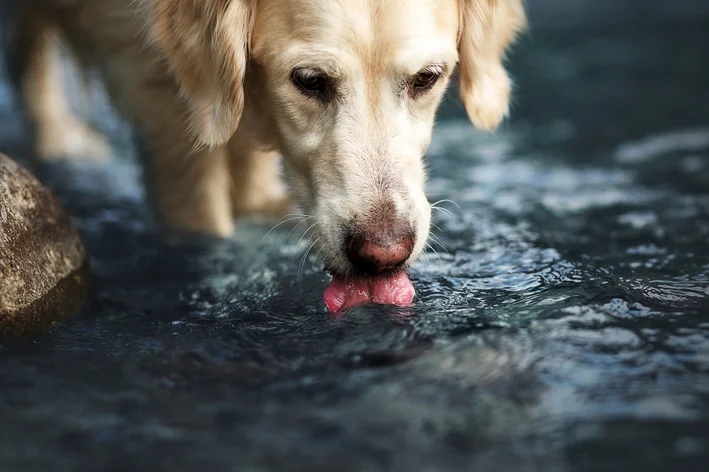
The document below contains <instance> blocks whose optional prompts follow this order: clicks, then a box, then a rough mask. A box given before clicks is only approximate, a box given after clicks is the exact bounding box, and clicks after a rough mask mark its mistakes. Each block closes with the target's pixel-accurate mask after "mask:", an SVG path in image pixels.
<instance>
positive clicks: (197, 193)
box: [5, 0, 526, 308]
mask: <svg viewBox="0 0 709 472" xmlns="http://www.w3.org/2000/svg"><path fill="white" fill-rule="evenodd" d="M5 1H7V0H5ZM15 3H16V5H17V4H22V5H19V6H16V7H15V10H16V11H14V12H13V16H14V20H15V21H14V31H13V40H12V46H11V48H10V50H11V53H12V56H13V59H12V60H11V63H12V67H11V71H12V78H13V82H14V83H15V84H16V85H17V87H18V89H19V92H20V94H21V96H22V97H23V98H24V100H23V103H24V105H25V107H26V109H27V111H28V116H29V118H30V120H29V121H30V122H31V124H32V126H33V129H34V131H35V132H34V136H35V144H36V149H37V155H38V156H39V157H40V159H58V158H78V157H79V156H89V157H94V158H100V157H105V156H106V155H108V152H109V147H108V145H107V143H106V141H105V140H104V138H103V137H102V136H100V135H98V134H97V133H96V132H95V131H93V130H91V129H90V128H89V127H88V126H87V125H86V124H84V123H83V122H81V121H79V120H78V119H77V118H75V117H74V116H73V115H72V114H71V112H70V109H69V106H68V105H67V101H66V98H65V96H64V92H63V85H62V80H61V70H60V65H59V64H58V59H57V58H58V56H57V53H56V50H57V44H58V43H59V42H60V41H61V42H63V43H64V44H66V45H68V46H69V48H70V50H71V51H72V52H73V54H74V56H75V57H76V58H77V59H78V62H79V63H80V64H81V65H83V66H90V67H96V68H97V69H98V70H99V71H100V72H101V76H102V78H103V81H104V83H105V86H106V90H107V92H108V95H109V97H110V98H111V101H112V103H113V105H114V106H115V107H116V109H117V110H118V111H119V112H120V114H121V115H122V116H123V117H124V118H125V119H127V120H128V121H129V122H130V123H131V124H132V125H133V127H134V129H135V131H136V133H138V134H139V135H140V136H141V137H142V139H143V142H144V143H145V146H146V149H147V157H146V158H145V163H144V164H145V165H144V167H145V175H146V178H147V181H146V182H147V187H148V189H149V194H150V195H151V203H152V206H153V208H154V209H155V215H156V217H157V220H158V221H159V222H160V223H161V225H162V227H163V228H165V229H166V230H167V231H171V232H172V231H176V232H192V233H194V232H196V233H205V234H209V235H213V236H217V237H228V236H230V235H231V234H232V232H233V231H234V220H235V218H236V217H238V216H240V215H245V214H268V215H283V214H284V213H287V212H288V211H290V210H289V209H290V208H291V205H292V204H294V205H296V206H297V207H299V208H300V210H301V211H302V212H303V213H304V214H305V216H304V217H305V218H308V219H309V222H312V238H313V240H314V241H317V244H318V246H319V248H320V249H321V254H322V259H323V262H324V264H325V267H326V268H327V270H329V271H330V272H331V273H332V275H333V277H334V279H333V283H335V282H342V283H344V282H345V281H347V280H350V279H355V278H357V277H360V276H361V277H363V278H365V279H367V280H368V281H369V282H368V283H369V284H370V285H369V286H368V287H369V288H368V290H370V291H372V292H374V291H377V290H378V289H377V287H372V286H371V284H372V282H376V281H377V280H380V279H382V278H385V277H387V276H392V275H395V274H402V273H405V272H406V270H407V269H408V268H409V267H410V265H411V264H412V263H413V262H414V261H415V260H416V259H417V257H418V256H419V255H420V254H421V252H422V251H423V249H424V247H425V244H426V242H427V240H428V235H429V226H430V220H431V207H430V204H429V202H428V200H427V198H426V195H425V193H424V184H425V179H426V171H425V166H424V162H423V155H424V153H425V151H426V149H427V147H428V145H429V142H430V139H431V134H432V129H433V124H434V120H435V116H436V112H437V109H438V107H439V105H440V102H441V99H442V97H443V96H444V94H445V93H446V90H447V88H448V86H449V84H450V82H451V81H452V80H456V79H457V80H458V88H459V95H460V99H461V100H462V103H463V105H464V107H465V109H466V112H467V114H468V116H469V118H470V119H471V121H472V123H473V124H474V125H475V126H476V127H477V128H478V129H482V130H488V131H492V130H494V129H495V128H496V127H497V126H498V124H499V123H500V122H501V121H502V120H503V119H504V118H505V117H506V116H507V114H508V110H509V102H510V93H511V80H510V78H509V76H508V73H507V71H506V70H505V66H504V59H505V54H506V52H507V50H508V49H509V48H510V46H511V45H512V44H513V43H514V42H515V39H516V38H517V37H518V35H519V34H520V33H521V32H522V31H523V30H524V29H525V27H526V14H525V8H524V4H523V0H28V1H26V2H15ZM456 72H457V75H456ZM454 76H455V78H454ZM281 159H282V162H281V161H280V160H281ZM279 162H281V165H282V170H283V177H284V180H285V184H286V185H285V187H284V185H282V180H281V178H280V174H279V167H278V164H279ZM382 280H383V279H382ZM406 281H408V279H406ZM406 281H405V282H406ZM350 288H353V286H352V285H350ZM357 288H358V287H356V286H355V287H354V289H357ZM380 288H381V287H380ZM339 289H341V290H340V292H342V290H344V289H342V287H341V286H340V287H339V288H338V290H339ZM355 291H356V290H355ZM385 291H386V290H385ZM405 291H406V290H405ZM380 292H381V290H380ZM343 293H344V292H343ZM343 293H339V295H341V296H340V298H339V299H337V300H334V301H332V300H331V302H332V303H330V304H328V306H330V305H332V307H334V308H341V307H343V306H344V305H346V304H347V300H345V299H346V298H347V296H346V295H345V294H343ZM373 297H374V296H373ZM407 297H408V295H405V296H404V297H403V298H407ZM335 298H337V297H335ZM370 298H371V297H370ZM374 298H376V297H374ZM395 298H396V297H395V296H393V295H388V296H387V295H386V294H385V295H384V296H383V297H379V301H383V302H386V301H387V300H390V301H391V300H394V299H395ZM395 301H396V300H395Z"/></svg>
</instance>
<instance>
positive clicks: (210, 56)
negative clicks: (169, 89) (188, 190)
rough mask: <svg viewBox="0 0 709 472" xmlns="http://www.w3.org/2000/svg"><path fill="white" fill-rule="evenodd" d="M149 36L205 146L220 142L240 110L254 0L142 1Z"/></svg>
mask: <svg viewBox="0 0 709 472" xmlns="http://www.w3.org/2000/svg"><path fill="white" fill-rule="evenodd" d="M143 2H145V3H144V4H147V5H146V6H147V7H148V9H149V11H148V12H147V13H148V18H149V23H150V24H149V25H148V28H149V33H150V36H151V37H152V39H153V41H154V42H155V43H156V44H157V46H158V48H159V49H161V50H162V52H163V54H165V56H166V57H167V60H168V65H169V67H170V68H171V69H172V71H173V72H174V74H175V76H176V78H177V81H178V84H179V87H180V92H181V93H182V95H183V96H184V98H185V99H186V100H187V104H188V106H189V125H190V128H191V129H192V131H193V132H194V133H195V136H196V138H197V139H198V140H199V141H200V142H201V143H203V144H206V145H217V144H221V143H224V142H226V141H228V140H229V138H230V137H231V136H232V135H233V134H234V132H235V131H236V128H237V126H238V125H239V120H240V119H241V113H242V111H243V108H244V91H243V83H244V74H245V72H246V64H247V60H248V55H249V52H248V49H249V41H250V38H251V30H252V27H253V17H254V8H253V4H254V0H143Z"/></svg>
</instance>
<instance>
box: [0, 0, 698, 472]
mask: <svg viewBox="0 0 709 472" xmlns="http://www.w3.org/2000/svg"><path fill="white" fill-rule="evenodd" d="M532 3H534V2H532ZM542 3H543V2H542ZM548 3H553V2H551V1H550V2H548ZM577 3H579V2H577ZM580 3H583V2H580ZM606 3H608V2H606ZM636 3H637V2H636ZM679 3H682V4H683V5H684V4H687V3H688V2H679ZM699 3H701V2H699ZM699 3H698V4H699ZM685 6H686V5H685ZM704 10H706V9H704ZM548 13H549V12H545V11H533V14H534V15H536V16H535V18H536V17H538V18H540V19H541V20H544V21H540V25H541V26H539V27H538V28H535V29H533V31H532V32H533V34H532V35H530V36H529V37H527V38H526V39H525V40H524V41H523V43H522V44H521V46H520V47H519V48H517V49H516V51H515V54H514V55H513V56H512V58H511V67H512V69H513V71H514V75H515V76H516V78H517V83H518V93H517V100H516V105H515V112H514V116H513V118H512V119H511V120H510V121H509V122H508V123H507V124H506V125H505V126H504V127H503V129H502V130H501V131H500V132H499V133H498V134H496V135H495V136H486V135H482V134H479V133H476V132H474V131H473V130H472V128H471V126H470V125H469V124H468V122H467V121H465V119H464V116H463V114H462V110H461V109H460V107H459V106H458V105H457V103H456V101H455V98H454V96H453V95H451V98H450V100H449V101H448V102H447V103H446V105H445V106H444V108H443V111H442V114H441V119H440V123H439V125H438V128H437V131H436V137H435V140H434V143H433V144H432V146H431V149H430V152H429V154H428V159H429V162H430V166H431V171H432V179H431V181H430V188H429V195H430V199H431V201H437V200H439V199H448V200H453V201H455V202H456V204H457V206H456V205H454V204H451V203H448V202H446V203H442V204H441V206H442V207H444V208H445V209H446V210H445V211H442V212H437V213H436V220H435V223H436V224H437V225H438V226H439V227H440V231H438V230H437V231H436V232H435V234H436V236H437V238H439V241H438V242H437V243H434V244H433V245H434V247H436V249H437V253H431V254H429V255H428V256H427V257H425V258H424V259H423V260H422V261H421V263H420V264H418V266H417V267H416V268H415V270H414V271H413V273H412V279H413V281H414V284H415V285H416V287H417V290H418V298H417V304H416V307H415V308H414V309H412V310H400V309H395V308H388V307H366V308H360V309H357V310H354V311H352V312H350V313H348V314H347V315H346V316H343V317H341V318H337V319H333V318H331V317H330V316H328V315H327V314H326V313H325V310H324V308H323V307H322V305H321V296H322V292H323V289H324V286H325V284H326V281H327V278H326V275H325V274H324V273H323V272H322V271H321V266H320V265H319V263H317V262H316V261H314V260H312V259H308V260H306V261H305V262H304V263H302V265H301V258H300V256H301V254H302V253H303V250H304V249H305V248H306V247H307V242H306V241H301V242H300V244H298V240H299V238H300V234H299V233H298V232H297V231H296V232H294V233H293V234H291V235H290V236H289V233H290V229H291V228H279V229H278V230H275V231H273V232H272V233H270V235H269V236H268V237H267V238H266V239H265V240H264V241H263V243H262V239H263V236H264V234H266V232H267V231H268V230H269V229H270V226H269V225H263V224H256V223H249V222H243V223H241V224H240V226H239V232H238V235H237V236H236V237H235V238H234V240H233V241H230V242H226V243H225V242H218V243H210V242H196V241H190V242H186V241H183V242H179V243H172V244H169V245H168V244H166V243H164V242H161V241H160V240H158V239H157V238H156V237H155V236H154V235H153V234H152V233H151V232H150V231H149V230H148V227H147V225H146V223H145V219H144V207H143V204H142V191H141V189H140V186H139V183H138V182H139V179H138V177H139V176H138V171H137V169H136V167H135V166H134V165H133V163H132V157H131V155H130V154H129V153H128V152H127V151H125V149H127V147H126V136H127V134H126V130H125V129H124V128H123V127H122V126H119V125H118V124H117V123H116V122H114V121H111V120H107V119H106V118H105V117H104V118H103V119H102V120H101V122H100V125H101V126H102V127H103V128H104V129H107V130H108V131H109V132H110V133H111V136H112V137H113V139H114V140H115V142H116V145H117V149H121V150H122V151H121V153H120V155H119V156H118V157H117V159H116V161H114V162H113V163H111V164H110V165H107V166H97V165H94V166H93V167H92V166H89V167H86V166H83V167H72V166H66V165H64V166H62V165H57V166H53V167H51V168H42V169H39V170H38V172H39V174H40V175H41V176H42V177H43V178H44V179H45V181H46V182H49V183H50V185H51V186H52V187H53V188H54V189H56V190H57V192H58V194H59V195H60V197H61V199H62V200H63V201H64V202H65V203H66V205H67V207H68V208H69V209H70V211H71V212H72V214H73V215H74V216H75V220H76V222H77V224H78V226H79V227H80V229H81V231H82V234H83V235H84V237H85V240H86V244H87V246H88V248H89V251H90V254H91V259H92V263H93V266H94V270H95V274H96V287H95V291H94V299H93V300H92V301H91V303H90V306H89V307H88V308H87V310H86V312H85V313H84V314H82V316H81V317H80V318H79V319H78V320H76V321H75V322H73V323H70V324H67V325H64V326H56V328H55V330H54V331H53V332H52V333H51V334H49V335H47V336H44V337H42V338H40V339H37V340H36V341H33V342H25V343H19V344H9V345H5V346H2V347H0V470H3V471H4V470H7V471H25V470H27V471H29V470H86V471H95V470H155V469H159V470H174V471H178V470H179V471H182V470H185V471H187V470H190V471H191V470H309V471H312V470H336V469H343V470H363V471H364V470H386V471H412V470H422V471H454V470H475V471H498V470H514V471H526V470H530V471H532V470H543V471H567V470H568V471H585V470H589V471H591V470H594V471H596V470H598V471H615V470H622V471H626V472H627V471H654V470H658V471H659V470H663V471H664V470H684V471H699V470H707V466H706V464H709V17H707V16H701V15H699V14H692V13H691V11H690V14H688V15H680V14H675V15H669V14H668V15H665V14H664V13H662V12H659V13H657V14H656V15H654V16H653V15H650V14H647V12H645V13H646V15H645V16H643V18H637V17H636V16H635V15H633V14H632V13H633V12H632V11H631V12H626V16H625V17H623V16H613V18H612V21H609V22H608V23H604V22H603V21H591V20H590V19H591V18H596V17H593V16H592V15H590V14H589V17H588V18H589V21H588V22H587V23H584V22H583V21H579V18H583V15H584V13H583V12H582V13H580V14H576V16H574V17H573V18H575V20H576V21H575V23H574V22H573V21H571V20H570V21H569V24H567V23H566V21H565V17H563V16H559V15H556V16H554V15H550V14H548ZM675 13H677V12H675ZM570 18H571V17H570ZM600 18H602V16H601V17H600ZM596 19H597V18H596ZM572 24H573V26H571V27H569V25H572ZM95 114H96V115H102V110H101V109H100V107H99V109H98V110H97V111H96V112H95ZM0 118H1V119H2V123H3V124H4V127H3V128H1V129H0V147H1V148H3V149H6V150H13V151H14V154H15V155H19V154H22V153H23V149H26V146H27V143H26V140H24V138H23V135H22V128H21V127H20V125H19V124H18V123H17V121H16V120H15V119H14V118H13V115H12V114H11V104H10V101H9V97H8V95H7V90H6V89H3V90H2V93H0ZM286 241H287V242H288V244H285V242H286Z"/></svg>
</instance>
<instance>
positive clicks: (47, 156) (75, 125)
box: [37, 118, 111, 162]
mask: <svg viewBox="0 0 709 472" xmlns="http://www.w3.org/2000/svg"><path fill="white" fill-rule="evenodd" d="M37 155H38V157H39V158H40V159H41V160H44V161H50V162H51V161H94V162H101V161H105V160H107V159H108V158H109V157H110V155H111V147H110V145H109V143H108V141H107V140H106V138H104V137H103V136H102V135H101V134H99V133H98V132H96V131H94V130H93V129H91V128H90V127H89V126H88V125H86V124H84V123H82V122H81V121H78V120H76V119H74V118H68V119H67V120H66V121H64V122H61V123H52V124H51V125H46V126H41V127H40V129H39V130H38V133H37Z"/></svg>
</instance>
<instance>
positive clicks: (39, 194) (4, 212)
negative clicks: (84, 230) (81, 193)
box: [0, 154, 89, 340]
mask: <svg viewBox="0 0 709 472" xmlns="http://www.w3.org/2000/svg"><path fill="white" fill-rule="evenodd" d="M88 272H89V271H88V264H87V258H86V251H85V250H84V246H83V244H82V242H81V238H80V237H79V233H78V232H77V230H76V228H75V227H74V225H73V224H72V222H71V220H70V219H69V216H68V215H67V213H66V212H65V211H64V209H63V208H62V206H61V205H60V203H59V202H58V201H57V199H56V198H55V197H54V196H53V195H52V193H51V192H50V191H49V190H48V189H47V188H45V187H44V186H43V185H42V184H41V183H40V182H39V181H38V180H37V179H36V178H35V177H34V176H33V175H32V174H31V173H30V172H28V171H27V170H26V169H24V168H22V167H21V166H20V165H18V164H17V163H16V162H14V161H13V160H12V159H10V158H9V157H8V156H5V155H2V154H0V340H2V339H6V338H15V337H23V336H27V335H31V334H36V333H40V332H42V331H45V330H46V329H48V328H49V327H50V326H51V324H52V323H53V322H56V321H62V320H64V319H66V318H68V317H71V316H72V315H73V314H75V313H76V311H77V310H78V309H79V308H80V307H81V305H82V304H83V302H84V300H85V299H86V296H87V292H88V281H89V276H88V275H89V274H88Z"/></svg>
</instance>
